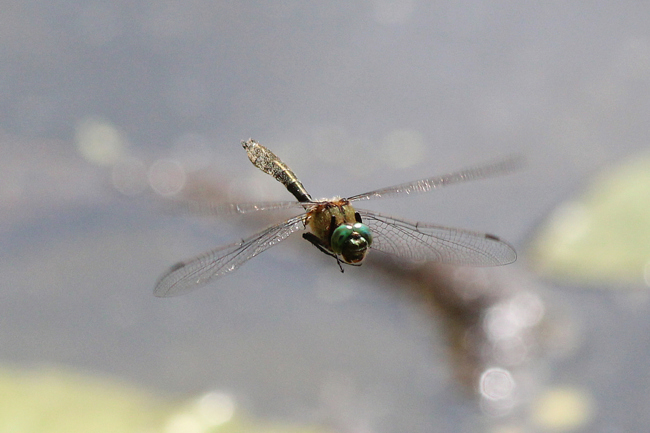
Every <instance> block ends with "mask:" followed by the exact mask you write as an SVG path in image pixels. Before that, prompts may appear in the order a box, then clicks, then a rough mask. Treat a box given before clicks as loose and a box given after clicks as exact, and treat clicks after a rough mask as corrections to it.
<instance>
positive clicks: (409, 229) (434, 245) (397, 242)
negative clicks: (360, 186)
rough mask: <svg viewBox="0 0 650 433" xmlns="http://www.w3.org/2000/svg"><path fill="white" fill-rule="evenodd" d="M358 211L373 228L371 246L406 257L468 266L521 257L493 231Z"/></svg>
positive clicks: (490, 264) (502, 263) (491, 263)
mask: <svg viewBox="0 0 650 433" xmlns="http://www.w3.org/2000/svg"><path fill="white" fill-rule="evenodd" d="M357 211H358V212H359V214H360V215H361V219H362V220H363V222H364V223H365V224H366V225H368V227H370V230H371V231H372V244H371V246H370V248H372V249H375V250H379V251H382V252H385V253H389V254H394V255H396V256H398V257H401V258H404V259H408V260H412V261H432V262H437V263H447V264H453V265H464V266H497V265H506V264H508V263H512V262H514V261H515V260H516V259H517V253H516V252H515V250H514V249H513V248H512V247H511V246H510V245H508V244H507V243H505V242H504V241H502V240H500V239H499V238H497V237H496V236H493V235H489V234H485V233H479V232H472V231H467V230H462V229H455V228H450V227H442V226H438V225H433V224H425V223H419V222H415V223H414V222H408V221H404V220H400V219H397V218H393V217H389V216H386V215H381V214H378V213H374V212H370V211H367V210H364V209H357Z"/></svg>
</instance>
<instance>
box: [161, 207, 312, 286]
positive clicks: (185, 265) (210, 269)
mask: <svg viewBox="0 0 650 433" xmlns="http://www.w3.org/2000/svg"><path fill="white" fill-rule="evenodd" d="M304 220H305V215H304V214H301V215H298V216H295V217H293V218H290V219H288V220H286V221H283V222H281V223H280V224H276V225H274V226H272V227H269V228H267V229H265V230H263V231H261V232H259V233H256V234H254V235H253V236H251V237H249V238H247V239H244V240H242V241H240V242H236V243H233V244H230V245H225V246H222V247H219V248H216V249H214V250H212V251H208V252H206V253H204V254H201V255H199V256H196V257H194V258H192V259H190V260H187V261H184V262H179V263H177V264H175V265H174V266H172V267H171V268H170V269H169V271H167V273H166V274H165V275H163V276H162V277H161V278H160V280H158V283H157V284H156V288H155V289H154V295H156V296H159V297H168V296H177V295H182V294H184V293H186V292H189V291H190V290H193V289H195V288H197V287H200V286H202V285H204V284H206V283H207V282H208V281H209V280H211V279H212V278H216V277H219V276H221V275H224V274H227V273H228V272H232V271H234V270H235V269H237V268H239V267H240V266H241V265H243V264H244V263H246V261H248V260H250V259H252V258H253V257H255V256H256V255H258V254H259V253H261V252H263V251H265V250H267V249H268V248H271V247H272V246H274V245H277V244H278V243H279V242H281V241H283V240H285V239H286V238H287V237H288V236H289V235H290V234H291V233H293V232H295V231H298V230H301V229H304V227H305V226H304Z"/></svg>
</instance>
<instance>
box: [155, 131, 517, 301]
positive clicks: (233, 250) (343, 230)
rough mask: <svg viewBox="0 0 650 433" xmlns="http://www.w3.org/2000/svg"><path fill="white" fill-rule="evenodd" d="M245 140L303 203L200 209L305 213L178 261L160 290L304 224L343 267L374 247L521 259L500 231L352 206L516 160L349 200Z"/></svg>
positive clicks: (410, 253) (207, 274) (227, 263)
mask: <svg viewBox="0 0 650 433" xmlns="http://www.w3.org/2000/svg"><path fill="white" fill-rule="evenodd" d="M242 146H243V147H244V149H245V150H246V152H247V153H248V158H249V159H250V161H251V162H252V163H253V165H255V166H256V167H257V168H259V169H260V170H262V171H263V172H264V173H267V174H269V175H271V176H273V177H274V178H275V179H276V180H277V181H279V182H281V183H282V184H283V185H284V186H285V187H286V188H287V190H288V191H289V192H290V193H291V194H293V196H294V197H295V198H296V199H297V200H298V201H279V202H259V203H240V204H220V205H219V204H217V205H215V204H211V203H193V204H192V208H193V211H194V212H195V213H204V214H209V215H224V214H245V213H250V212H258V211H265V210H277V209H300V213H299V214H298V215H296V216H294V217H292V218H289V219H287V220H285V221H282V222H280V223H278V224H275V225H273V226H271V227H268V228H266V229H264V230H262V231H261V232H259V233H256V234H254V235H252V236H250V237H248V238H246V239H243V240H241V241H239V242H235V243H232V244H230V245H225V246H222V247H219V248H216V249H214V250H211V251H208V252H206V253H203V254H201V255H199V256H196V257H194V258H192V259H189V260H186V261H182V262H179V263H176V264H175V265H174V266H172V267H171V268H170V269H169V270H168V271H167V272H166V273H165V274H164V275H163V276H162V277H161V278H160V279H159V280H158V283H157V284H156V287H155V289H154V294H155V295H156V296H159V297H167V296H177V295H182V294H184V293H187V292H189V291H190V290H193V289H195V288H197V287H199V286H203V285H205V284H206V283H207V282H208V281H210V280H212V279H213V278H216V277H220V276H222V275H226V274H228V273H230V272H233V271H235V270H236V269H238V268H239V267H240V266H241V265H243V264H244V263H246V262H247V261H248V260H250V259H252V258H253V257H255V256H256V255H258V254H260V253H261V252H263V251H265V250H267V249H269V248H271V247H272V246H274V245H277V244H278V243H280V242H282V241H283V240H285V239H286V238H287V237H289V235H291V234H292V233H294V232H296V231H299V230H307V231H306V232H304V233H303V235H302V237H303V238H304V239H306V240H307V241H309V242H310V243H312V244H313V245H314V246H315V247H316V248H318V249H319V250H320V251H322V252H323V253H325V254H327V255H329V256H332V257H333V258H334V259H335V260H336V262H337V263H338V265H339V268H340V270H341V272H343V266H342V265H343V264H345V265H353V266H360V265H361V264H362V262H363V260H364V258H365V257H366V255H367V253H368V250H369V249H373V250H377V251H381V252H384V253H388V254H392V255H395V256H398V257H400V258H402V259H406V260H409V261H416V262H420V261H431V262H436V263H445V264H452V265H464V266H499V265H506V264H508V263H512V262H514V261H515V260H516V259H517V254H516V252H515V250H514V249H513V248H512V247H511V246H510V245H508V243H506V242H504V241H503V240H501V239H499V238H498V237H496V236H494V235H490V234H486V233H480V232H474V231H469V230H463V229H457V228H451V227H443V226H440V225H435V224H428V223H422V222H409V221H405V220H403V219H400V218H394V217H391V216H387V215H382V214H379V213H376V212H372V211H369V210H365V209H355V208H354V207H353V206H352V204H351V203H352V202H356V201H363V200H372V199H375V198H383V197H392V196H406V195H410V194H416V193H423V192H428V191H431V190H432V189H435V188H439V187H442V186H445V185H450V184H454V183H460V182H465V181H469V180H476V179H482V178H486V177H490V176H494V175H498V174H502V173H505V172H508V171H512V170H513V168H515V166H516V165H517V160H516V159H507V160H504V161H500V162H497V163H494V164H490V165H484V166H480V167H475V168H470V169H466V170H461V171H458V172H455V173H450V174H447V175H443V176H434V177H429V178H426V179H420V180H416V181H413V182H408V183H404V184H400V185H395V186H391V187H388V188H382V189H378V190H375V191H370V192H366V193H363V194H358V195H354V196H352V197H348V198H340V197H335V198H332V199H329V200H314V199H312V197H311V195H310V194H309V193H308V192H307V190H306V189H305V187H304V186H303V185H302V183H301V182H300V181H299V180H298V178H297V177H296V175H295V174H294V173H293V171H291V169H290V168H289V167H288V166H287V165H286V164H285V163H284V162H282V160H280V158H278V157H277V156H276V155H275V154H274V153H273V152H271V151H270V150H269V149H267V148H266V147H264V146H262V145H261V144H259V143H258V142H256V141H255V140H253V139H249V140H248V141H242Z"/></svg>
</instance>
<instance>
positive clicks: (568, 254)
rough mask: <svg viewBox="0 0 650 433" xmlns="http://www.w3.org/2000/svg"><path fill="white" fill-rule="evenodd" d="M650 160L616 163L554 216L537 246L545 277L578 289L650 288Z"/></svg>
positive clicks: (534, 252) (534, 253) (535, 257)
mask: <svg viewBox="0 0 650 433" xmlns="http://www.w3.org/2000/svg"><path fill="white" fill-rule="evenodd" d="M648 197H650V156H649V155H648V154H647V153H645V152H644V153H642V154H637V155H634V156H633V157H629V158H626V159H624V160H622V161H617V162H616V163H615V164H613V165H612V166H608V167H605V168H604V169H603V170H601V171H600V172H599V173H598V174H596V175H595V176H593V178H591V179H589V180H588V181H587V182H586V184H585V185H584V188H583V189H582V191H581V192H580V193H578V194H577V195H576V196H575V197H573V198H571V199H569V200H567V201H566V202H564V203H562V204H561V205H560V206H558V207H557V209H555V210H553V211H552V212H551V213H550V215H549V217H548V218H547V219H546V221H545V222H544V223H543V224H542V226H541V228H540V230H539V231H538V233H536V235H535V238H534V240H533V241H532V245H531V251H530V260H531V263H532V264H533V266H534V267H535V269H536V270H537V271H539V272H540V273H542V274H544V275H547V276H549V277H554V278H558V279H565V280H569V281H572V282H573V283H574V284H592V285H599V286H603V285H607V286H608V287H613V288H623V289H624V288H626V287H627V288H631V287H637V288H638V287H646V288H647V287H650V200H648Z"/></svg>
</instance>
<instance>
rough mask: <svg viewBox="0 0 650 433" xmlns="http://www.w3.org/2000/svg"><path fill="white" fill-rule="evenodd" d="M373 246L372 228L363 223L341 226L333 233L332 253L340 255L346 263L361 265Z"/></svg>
mask: <svg viewBox="0 0 650 433" xmlns="http://www.w3.org/2000/svg"><path fill="white" fill-rule="evenodd" d="M371 244H372V234H371V233H370V228H369V227H368V226H367V225H365V224H362V223H354V224H341V225H340V226H338V227H337V228H336V229H335V230H334V232H333V233H332V239H331V240H330V245H331V246H332V251H334V252H335V253H336V254H340V255H341V257H342V258H343V261H344V262H346V263H359V262H361V261H362V260H363V259H364V257H365V256H366V252H367V251H368V247H369V246H370V245H371Z"/></svg>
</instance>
